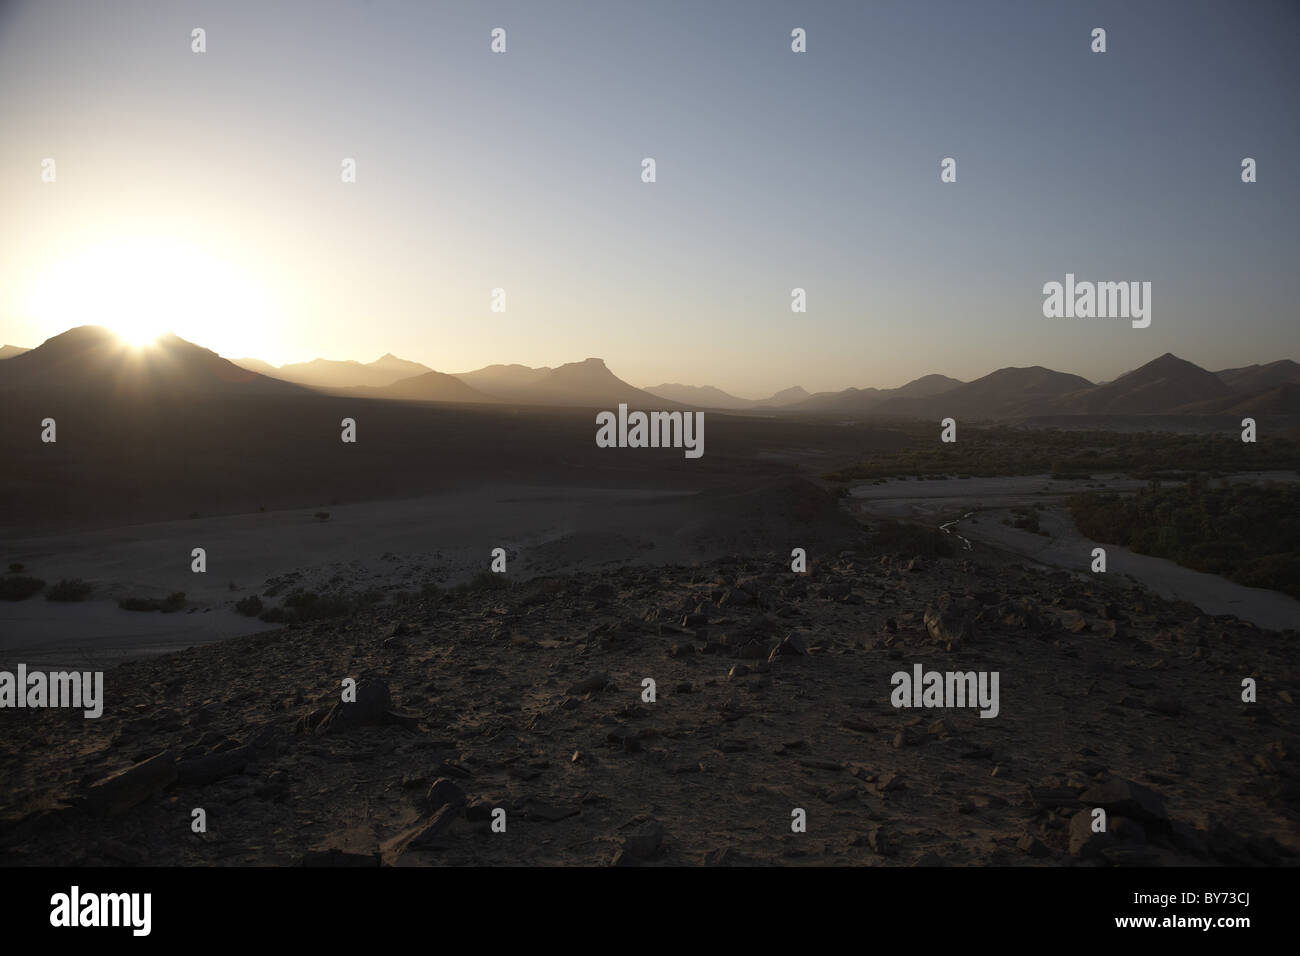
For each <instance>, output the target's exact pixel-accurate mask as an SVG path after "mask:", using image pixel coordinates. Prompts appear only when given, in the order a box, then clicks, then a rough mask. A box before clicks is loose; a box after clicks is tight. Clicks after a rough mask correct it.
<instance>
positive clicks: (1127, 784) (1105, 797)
mask: <svg viewBox="0 0 1300 956" xmlns="http://www.w3.org/2000/svg"><path fill="white" fill-rule="evenodd" d="M1080 799H1081V800H1082V801H1083V804H1084V805H1085V806H1086V807H1103V808H1105V810H1106V815H1107V816H1121V817H1132V818H1133V819H1134V820H1139V821H1141V822H1143V823H1151V824H1155V825H1157V826H1165V825H1167V824H1168V823H1169V815H1168V814H1167V813H1166V812H1165V807H1164V803H1163V802H1162V801H1161V799H1160V795H1159V794H1158V793H1156V792H1155V791H1154V790H1149V789H1147V788H1146V787H1143V786H1141V785H1140V784H1136V783H1134V782H1133V781H1131V780H1123V779H1121V778H1119V777H1112V778H1111V779H1109V780H1107V781H1106V782H1105V783H1099V784H1096V785H1095V786H1092V787H1089V788H1088V789H1087V790H1085V791H1084V792H1083V795H1082V796H1081V797H1080Z"/></svg>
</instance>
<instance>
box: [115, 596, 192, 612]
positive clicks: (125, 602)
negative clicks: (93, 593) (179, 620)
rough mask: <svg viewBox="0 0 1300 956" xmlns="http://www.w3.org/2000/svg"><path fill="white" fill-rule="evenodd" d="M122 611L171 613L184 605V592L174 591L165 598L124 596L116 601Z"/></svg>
mask: <svg viewBox="0 0 1300 956" xmlns="http://www.w3.org/2000/svg"><path fill="white" fill-rule="evenodd" d="M117 606H118V607H120V608H121V609H122V610H123V611H161V612H162V613H164V614H171V613H173V612H175V611H179V610H180V609H181V608H183V607H185V592H184V591H176V592H175V593H173V594H169V595H167V597H165V598H139V597H124V598H122V599H121V600H120V601H118V602H117Z"/></svg>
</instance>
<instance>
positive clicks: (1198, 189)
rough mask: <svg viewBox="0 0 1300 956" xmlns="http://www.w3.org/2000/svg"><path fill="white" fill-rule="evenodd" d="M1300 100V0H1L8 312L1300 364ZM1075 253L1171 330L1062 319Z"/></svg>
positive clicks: (632, 366)
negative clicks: (943, 171)
mask: <svg viewBox="0 0 1300 956" xmlns="http://www.w3.org/2000/svg"><path fill="white" fill-rule="evenodd" d="M196 27H201V28H202V29H203V30H204V31H206V45H207V49H206V52H204V53H195V52H193V51H192V49H191V44H192V40H191V36H192V32H191V31H192V30H193V29H194V28H196ZM497 27H500V28H503V29H504V30H505V31H506V52H504V53H493V52H492V50H491V48H490V46H491V31H492V30H493V29H494V28H497ZM1095 27H1102V28H1104V29H1105V30H1106V45H1107V50H1106V52H1105V53H1093V52H1092V51H1091V48H1090V47H1091V44H1092V42H1093V41H1092V31H1093V29H1094V28H1095ZM795 28H802V29H804V30H805V31H806V35H807V51H806V52H804V53H795V52H792V50H791V31H792V30H793V29H795ZM1297 94H1300V4H1297V3H1295V2H1291V0H1284V2H1265V0H1232V2H1229V0H1214V2H1207V0H1179V2H1169V3H1165V2H1154V0H1142V2H1133V0H1124V2H1116V3H1082V2H1062V0H1024V2H981V3H974V2H968V0H953V2H939V0H908V2H903V0H899V2H891V0H870V2H867V0H862V2H840V3H830V2H801V3H776V2H761V0H747V2H730V0H728V2H723V0H707V2H700V0H697V2H671V0H655V2H653V3H630V2H625V0H588V2H559V0H527V2H519V3H494V2H468V0H467V2H456V3H438V2H420V0H406V2H399V0H371V2H360V0H351V2H346V3H344V2H331V0H311V2H290V0H275V2H273V3H267V2H262V3H258V2H243V0H220V2H217V0H211V2H195V0H165V2H163V0H159V2H132V0H112V2H103V0H87V2H71V0H39V2H21V0H9V2H5V0H0V342H5V343H11V344H15V345H24V346H34V345H37V344H39V343H40V342H41V341H43V340H44V339H46V338H48V337H49V336H51V335H54V334H57V333H59V332H61V331H64V330H65V329H66V328H69V327H71V326H74V325H83V324H99V325H107V326H109V327H111V328H118V329H119V330H121V331H124V332H125V333H127V334H144V333H148V332H152V331H155V330H157V329H167V330H171V331H175V332H176V333H177V334H178V335H181V336H182V337H183V338H187V339H189V340H191V341H194V342H196V343H198V344H200V345H203V346H205V347H208V348H211V349H214V350H215V351H217V352H219V353H220V354H222V355H225V356H227V357H228V358H239V357H245V356H252V357H257V358H261V359H265V360H267V361H270V362H272V363H273V364H277V365H278V364H282V363H286V362H294V361H303V360H308V359H312V358H316V357H325V358H335V359H348V358H351V359H357V360H360V361H370V360H373V359H374V358H377V357H378V356H380V355H381V354H383V353H385V352H393V353H395V354H397V355H399V356H401V357H403V358H408V359H412V360H415V361H420V362H423V363H425V364H426V365H429V366H430V367H432V368H435V369H438V370H440V371H446V372H463V371H468V370H470V369H474V368H478V367H480V366H483V365H487V364H490V363H497V362H519V363H522V364H525V365H532V366H542V365H550V366H554V365H558V364H562V363H564V362H570V361H580V360H582V359H585V358H587V357H590V356H598V357H601V358H604V359H605V360H606V362H607V363H608V365H609V367H610V368H611V369H612V370H613V371H614V372H615V373H616V374H618V375H619V376H620V377H622V378H623V379H625V380H627V381H629V382H632V383H633V384H636V385H640V386H646V385H655V384H659V383H661V382H682V383H686V384H695V385H705V384H708V385H715V386H718V387H720V388H723V389H726V390H727V391H730V392H732V393H734V394H738V395H742V396H746V397H758V396H762V395H767V394H770V393H772V392H774V391H776V390H777V389H780V388H785V387H788V386H791V385H796V384H798V385H802V386H804V387H805V388H807V389H809V390H810V391H819V390H831V389H840V388H845V387H848V386H856V387H867V386H876V387H893V386H898V385H901V384H903V383H905V382H907V381H909V380H910V379H913V378H916V377H918V376H920V375H923V374H927V373H930V372H941V373H944V374H948V375H952V376H955V377H957V378H961V379H971V378H976V377H978V376H980V375H984V374H986V373H988V372H990V371H992V370H993V369H996V368H1001V367H1004V366H1008V365H1045V366H1048V367H1052V368H1058V369H1061V370H1065V371H1071V372H1074V373H1077V374H1080V375H1084V376H1085V377H1087V378H1090V379H1092V380H1094V381H1096V380H1105V379H1110V378H1114V377H1115V376H1116V375H1118V374H1120V373H1122V372H1124V371H1126V370H1128V369H1131V368H1134V367H1136V366H1137V365H1140V364H1142V363H1143V362H1145V361H1148V360H1149V359H1151V358H1154V357H1156V356H1158V355H1160V354H1162V353H1164V352H1173V353H1175V354H1177V355H1179V356H1181V357H1183V358H1186V359H1189V360H1190V361H1193V362H1196V363H1197V364H1199V365H1202V366H1204V367H1207V368H1211V369H1220V368H1225V367H1234V366H1240V365H1248V364H1252V363H1255V362H1267V361H1272V360H1275V359H1279V358H1294V359H1300V325H1298V320H1300V311H1298V309H1297V297H1296V289H1295V284H1296V281H1297V275H1298V273H1297V268H1296V265H1297V262H1300V233H1298V231H1297V229H1296V225H1295V222H1296V213H1297V211H1298V210H1300V180H1298V179H1297V177H1296V175H1295V174H1294V172H1293V171H1292V170H1291V169H1290V168H1289V167H1288V165H1287V163H1288V162H1292V161H1294V159H1295V157H1297V156H1300V122H1298V120H1300V116H1298V111H1300V95H1297ZM646 157H651V158H653V159H654V160H655V163H656V174H657V180H656V182H654V183H644V182H642V160H643V158H646ZM946 157H951V158H953V159H955V160H956V173H957V178H956V182H953V183H943V182H941V181H940V175H939V174H940V162H941V160H943V159H944V158H946ZM1244 157H1251V158H1253V159H1255V160H1256V162H1257V178H1258V181H1257V182H1255V183H1251V184H1246V183H1243V182H1242V181H1241V161H1242V159H1243V158H1244ZM345 158H351V159H354V160H355V162H356V181H355V182H354V183H345V182H343V181H342V176H341V171H342V163H343V161H344V159H345ZM46 159H53V160H54V162H55V165H54V171H55V177H56V178H55V181H54V182H44V181H42V175H43V169H45V167H44V166H43V161H44V160H46ZM1066 273H1073V274H1075V276H1076V277H1077V279H1079V280H1094V281H1125V280H1127V281H1133V280H1136V281H1149V282H1151V284H1152V292H1151V297H1152V303H1151V304H1152V315H1151V317H1152V321H1151V324H1150V326H1149V327H1148V328H1145V329H1135V328H1133V327H1132V326H1131V324H1130V323H1129V322H1128V321H1127V320H1124V319H1077V318H1070V319H1066V318H1046V317H1044V315H1043V300H1044V295H1043V291H1042V290H1043V285H1044V283H1047V282H1051V281H1063V280H1064V277H1065V275H1066ZM796 287H798V288H803V289H804V290H806V297H807V311H806V312H804V313H795V312H792V311H791V290H792V289H794V288H796ZM496 288H502V289H504V290H505V311H504V312H493V311H492V310H491V305H492V291H493V289H496Z"/></svg>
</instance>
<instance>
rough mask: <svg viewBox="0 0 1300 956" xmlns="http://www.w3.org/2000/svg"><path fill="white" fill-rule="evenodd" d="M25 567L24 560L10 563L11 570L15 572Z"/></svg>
mask: <svg viewBox="0 0 1300 956" xmlns="http://www.w3.org/2000/svg"><path fill="white" fill-rule="evenodd" d="M23 567H24V565H23V564H22V562H20V561H15V562H14V563H13V564H11V565H9V571H10V572H11V573H13V574H17V573H18V572H20V571H21V570H22V569H23Z"/></svg>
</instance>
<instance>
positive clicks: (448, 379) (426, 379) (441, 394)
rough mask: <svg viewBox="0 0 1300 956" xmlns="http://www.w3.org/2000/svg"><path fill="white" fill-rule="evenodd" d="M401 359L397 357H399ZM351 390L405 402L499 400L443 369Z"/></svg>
mask: <svg viewBox="0 0 1300 956" xmlns="http://www.w3.org/2000/svg"><path fill="white" fill-rule="evenodd" d="M399 361H400V360H399ZM348 391H349V392H351V393H352V394H356V395H360V396H362V397H365V398H390V399H397V400H400V401H408V402H478V403H485V404H487V403H492V402H497V401H500V399H497V398H495V397H493V396H491V395H485V394H483V393H482V392H480V391H478V390H477V389H474V388H470V387H469V386H468V385H466V384H465V383H464V382H462V381H461V380H460V379H458V378H457V377H456V376H454V375H448V374H447V373H446V372H425V373H424V374H423V375H414V376H412V377H410V378H404V379H402V380H401V381H398V382H394V383H393V384H392V385H385V386H384V387H383V388H367V387H361V388H352V389H348Z"/></svg>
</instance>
